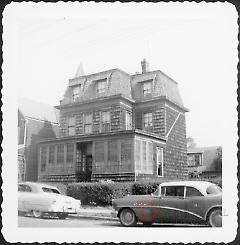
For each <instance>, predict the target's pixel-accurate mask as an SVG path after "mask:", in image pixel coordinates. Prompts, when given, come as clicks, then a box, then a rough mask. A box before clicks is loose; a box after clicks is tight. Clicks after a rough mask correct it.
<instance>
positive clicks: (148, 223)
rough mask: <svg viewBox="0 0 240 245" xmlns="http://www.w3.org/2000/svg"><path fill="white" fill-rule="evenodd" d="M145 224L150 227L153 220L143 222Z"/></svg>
mask: <svg viewBox="0 0 240 245" xmlns="http://www.w3.org/2000/svg"><path fill="white" fill-rule="evenodd" d="M143 225H144V226H146V227H149V226H151V225H152V222H143Z"/></svg>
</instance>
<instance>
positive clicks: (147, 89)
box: [142, 81, 152, 96]
mask: <svg viewBox="0 0 240 245" xmlns="http://www.w3.org/2000/svg"><path fill="white" fill-rule="evenodd" d="M142 94H143V96H147V95H149V94H152V81H145V82H143V84H142Z"/></svg>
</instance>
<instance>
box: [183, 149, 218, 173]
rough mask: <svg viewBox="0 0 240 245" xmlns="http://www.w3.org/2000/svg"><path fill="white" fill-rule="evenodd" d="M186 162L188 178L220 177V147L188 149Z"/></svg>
mask: <svg viewBox="0 0 240 245" xmlns="http://www.w3.org/2000/svg"><path fill="white" fill-rule="evenodd" d="M218 159H219V160H218ZM187 162H188V173H189V176H190V177H206V178H211V177H218V176H221V175H222V166H221V164H222V147H221V146H211V147H196V148H188V151H187Z"/></svg>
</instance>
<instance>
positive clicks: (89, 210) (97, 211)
mask: <svg viewBox="0 0 240 245" xmlns="http://www.w3.org/2000/svg"><path fill="white" fill-rule="evenodd" d="M112 212H114V209H113V208H112V207H90V206H82V208H81V211H80V212H79V213H77V214H73V215H71V216H74V217H81V218H90V219H104V220H118V218H113V217H112V215H111V213H112Z"/></svg>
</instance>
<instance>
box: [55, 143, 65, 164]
mask: <svg viewBox="0 0 240 245" xmlns="http://www.w3.org/2000/svg"><path fill="white" fill-rule="evenodd" d="M63 162H64V145H63V144H60V145H58V146H57V163H58V164H61V163H63Z"/></svg>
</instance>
